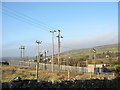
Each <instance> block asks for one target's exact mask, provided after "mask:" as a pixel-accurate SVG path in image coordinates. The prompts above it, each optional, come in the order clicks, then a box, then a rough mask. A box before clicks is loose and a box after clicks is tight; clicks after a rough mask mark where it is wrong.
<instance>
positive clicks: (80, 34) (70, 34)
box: [0, 2, 118, 57]
mask: <svg viewBox="0 0 120 90" xmlns="http://www.w3.org/2000/svg"><path fill="white" fill-rule="evenodd" d="M0 10H1V9H0ZM2 10H3V13H2V25H3V26H2V27H3V33H2V35H3V47H2V48H3V57H16V56H17V57H18V56H20V50H19V47H20V45H25V46H26V53H25V54H26V56H35V54H36V44H35V40H40V41H43V43H42V44H41V48H40V50H41V52H42V51H43V50H45V49H47V50H49V53H48V54H49V55H51V45H52V44H51V33H50V32H49V31H50V30H58V29H60V30H61V35H62V36H63V39H61V46H62V47H61V52H63V51H66V50H71V49H81V48H89V47H94V46H99V45H105V44H114V43H117V40H118V3H117V2H79V3H78V2H77V3H73V2H71V3H70V2H66V3H65V2H61V3H60V2H59V3H57V2H56V3H55V2H46V3H43V2H36V3H35V2H31V3H30V2H26V3H25V2H23V3H20V2H18V3H14V2H11V3H7V2H6V3H5V2H4V3H2ZM56 36H57V33H55V44H56V45H55V52H57V37H56Z"/></svg>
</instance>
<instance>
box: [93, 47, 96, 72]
mask: <svg viewBox="0 0 120 90" xmlns="http://www.w3.org/2000/svg"><path fill="white" fill-rule="evenodd" d="M93 53H94V71H95V73H96V61H95V57H96V56H95V53H96V50H95V49H94V48H93Z"/></svg>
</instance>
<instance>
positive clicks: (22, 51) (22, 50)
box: [19, 46, 25, 61]
mask: <svg viewBox="0 0 120 90" xmlns="http://www.w3.org/2000/svg"><path fill="white" fill-rule="evenodd" d="M19 49H20V50H21V61H23V60H24V50H25V46H21V47H20V48H19Z"/></svg>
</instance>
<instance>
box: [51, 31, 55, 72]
mask: <svg viewBox="0 0 120 90" xmlns="http://www.w3.org/2000/svg"><path fill="white" fill-rule="evenodd" d="M50 32H51V33H52V72H53V71H54V32H56V31H55V30H54V31H50Z"/></svg>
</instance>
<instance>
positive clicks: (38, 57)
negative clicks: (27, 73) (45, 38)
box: [36, 40, 42, 81]
mask: <svg viewBox="0 0 120 90" xmlns="http://www.w3.org/2000/svg"><path fill="white" fill-rule="evenodd" d="M41 43H42V41H37V40H36V44H37V62H36V79H37V81H38V69H39V60H40V54H39V53H40V51H39V45H40V44H41Z"/></svg>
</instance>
